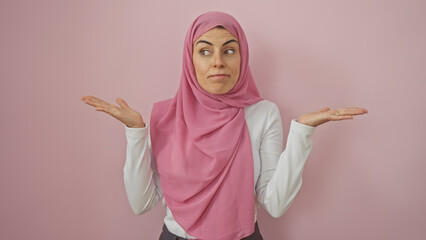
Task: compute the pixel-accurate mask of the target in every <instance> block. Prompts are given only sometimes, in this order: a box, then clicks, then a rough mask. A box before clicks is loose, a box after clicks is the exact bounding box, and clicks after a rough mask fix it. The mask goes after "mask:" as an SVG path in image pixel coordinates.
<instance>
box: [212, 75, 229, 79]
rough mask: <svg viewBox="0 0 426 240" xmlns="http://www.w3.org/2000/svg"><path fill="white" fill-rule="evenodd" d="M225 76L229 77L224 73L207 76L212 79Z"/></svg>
mask: <svg viewBox="0 0 426 240" xmlns="http://www.w3.org/2000/svg"><path fill="white" fill-rule="evenodd" d="M227 77H229V75H226V74H217V75H211V76H209V78H210V79H212V80H224V79H226V78H227Z"/></svg>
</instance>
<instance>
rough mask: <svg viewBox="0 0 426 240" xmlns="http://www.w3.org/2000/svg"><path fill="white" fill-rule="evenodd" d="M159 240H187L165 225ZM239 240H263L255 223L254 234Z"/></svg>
mask: <svg viewBox="0 0 426 240" xmlns="http://www.w3.org/2000/svg"><path fill="white" fill-rule="evenodd" d="M160 240H188V239H186V238H181V237H179V236H176V235H174V234H173V233H171V232H169V230H168V229H167V227H166V225H165V224H164V225H163V232H162V233H161V235H160ZM241 240H263V238H262V235H261V234H260V231H259V227H258V226H257V222H256V223H255V225H254V232H253V233H252V234H251V235H250V236H248V237H245V238H242V239H241Z"/></svg>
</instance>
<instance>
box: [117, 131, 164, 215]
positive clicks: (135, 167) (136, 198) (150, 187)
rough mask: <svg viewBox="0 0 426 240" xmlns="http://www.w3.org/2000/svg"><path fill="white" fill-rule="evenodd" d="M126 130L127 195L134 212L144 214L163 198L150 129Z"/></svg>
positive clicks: (125, 179) (125, 178) (125, 170)
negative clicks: (150, 139) (150, 138)
mask: <svg viewBox="0 0 426 240" xmlns="http://www.w3.org/2000/svg"><path fill="white" fill-rule="evenodd" d="M125 128H126V138H127V151H126V163H125V164H124V169H123V171H124V184H125V187H126V194H127V198H128V200H129V204H130V207H131V208H132V210H133V212H134V213H135V214H143V213H145V212H147V211H149V210H150V209H152V208H153V207H154V206H155V205H156V204H157V202H158V201H159V200H160V199H161V198H162V196H161V190H160V189H159V182H158V174H157V172H156V167H155V161H154V157H153V154H152V149H151V146H150V141H149V129H148V127H144V128H129V127H127V126H126V127H125ZM157 186H158V187H157Z"/></svg>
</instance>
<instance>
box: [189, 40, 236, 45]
mask: <svg viewBox="0 0 426 240" xmlns="http://www.w3.org/2000/svg"><path fill="white" fill-rule="evenodd" d="M231 42H236V43H237V44H238V41H237V40H235V39H231V40H229V41H226V42H225V43H224V44H222V46H225V45H226V44H228V43H231ZM199 43H206V44H208V45H211V46H213V44H212V43H211V42H208V41H206V40H200V41H198V42H197V43H196V44H195V45H197V44H199Z"/></svg>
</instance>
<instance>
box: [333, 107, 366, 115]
mask: <svg viewBox="0 0 426 240" xmlns="http://www.w3.org/2000/svg"><path fill="white" fill-rule="evenodd" d="M337 112H338V113H340V115H361V114H365V113H367V111H366V109H363V108H341V109H338V110H337Z"/></svg>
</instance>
